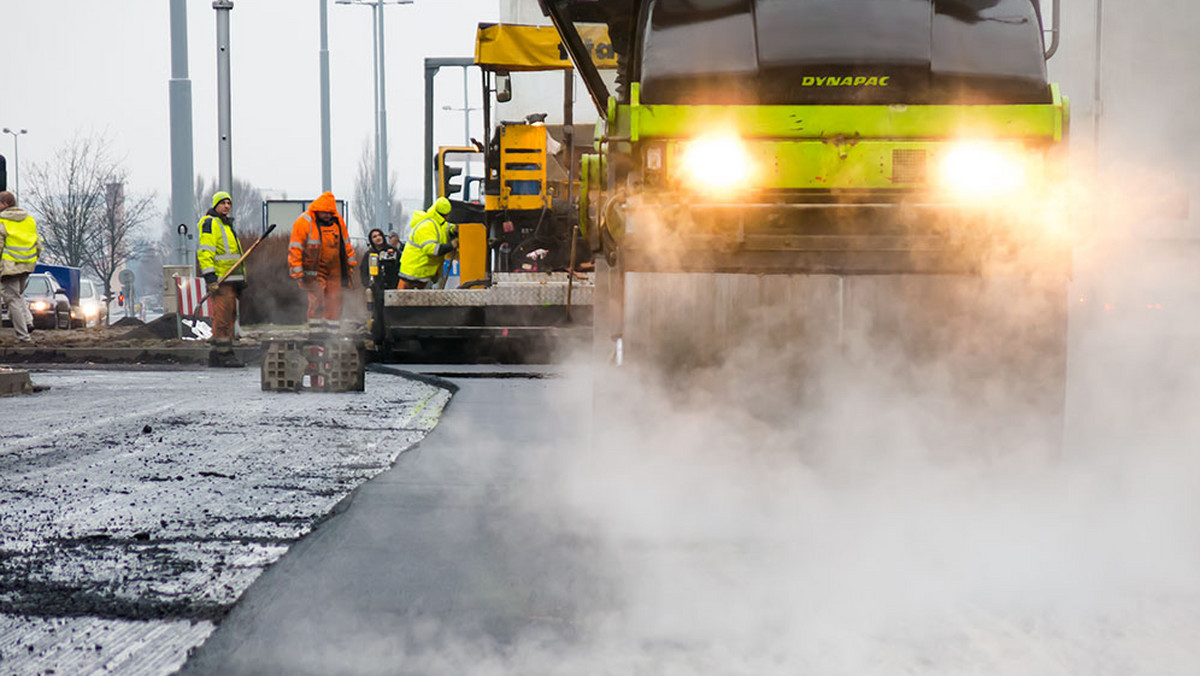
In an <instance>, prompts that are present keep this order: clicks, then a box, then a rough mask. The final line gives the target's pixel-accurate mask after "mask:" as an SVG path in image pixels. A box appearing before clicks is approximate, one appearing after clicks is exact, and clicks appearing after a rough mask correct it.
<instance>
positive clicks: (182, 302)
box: [175, 277, 212, 317]
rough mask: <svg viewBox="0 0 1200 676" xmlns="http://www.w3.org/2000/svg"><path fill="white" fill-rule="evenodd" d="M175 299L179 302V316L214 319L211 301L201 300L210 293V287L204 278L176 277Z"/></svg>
mask: <svg viewBox="0 0 1200 676" xmlns="http://www.w3.org/2000/svg"><path fill="white" fill-rule="evenodd" d="M175 291H176V293H175V298H176V300H177V302H178V307H179V314H180V315H187V316H189V317H212V305H211V301H208V300H206V301H204V304H203V305H201V304H200V299H201V298H204V294H205V293H207V292H208V285H207V284H206V283H205V282H204V278H203V277H176V278H175Z"/></svg>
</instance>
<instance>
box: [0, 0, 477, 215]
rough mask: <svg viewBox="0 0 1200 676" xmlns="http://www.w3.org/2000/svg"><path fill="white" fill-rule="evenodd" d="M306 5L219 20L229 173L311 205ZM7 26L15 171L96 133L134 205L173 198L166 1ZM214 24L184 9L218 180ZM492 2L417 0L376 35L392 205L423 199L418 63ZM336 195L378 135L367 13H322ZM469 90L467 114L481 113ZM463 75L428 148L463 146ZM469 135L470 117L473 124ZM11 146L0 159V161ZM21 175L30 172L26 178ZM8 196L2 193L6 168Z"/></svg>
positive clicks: (20, 11)
mask: <svg viewBox="0 0 1200 676" xmlns="http://www.w3.org/2000/svg"><path fill="white" fill-rule="evenodd" d="M318 6H319V5H318V2H317V0H235V2H234V9H233V12H232V15H231V32H232V35H231V47H230V53H231V58H232V65H233V75H232V107H233V171H234V174H235V175H236V176H237V177H239V178H243V179H246V180H248V181H250V182H251V183H253V184H254V185H256V186H258V187H259V188H261V189H265V190H272V191H279V192H286V194H287V196H288V197H291V198H310V197H313V196H315V195H316V194H317V192H318V191H319V189H320V187H321V185H320V182H321V165H320V111H319V89H318V84H319V82H318V76H319V70H318V49H319V46H320V45H319V33H318V30H319V25H318ZM0 7H2V8H3V9H2V11H0V17H3V18H2V19H0V21H3V24H4V26H5V37H4V46H5V49H4V51H5V55H6V56H5V68H4V71H5V73H4V94H3V96H0V126H4V127H10V128H25V129H28V130H29V133H28V134H27V135H25V136H22V137H21V138H20V163H21V168H22V169H23V168H25V167H28V166H31V164H32V163H38V162H45V161H47V160H49V159H51V158H52V157H53V153H54V152H55V150H56V149H58V148H60V147H61V146H62V145H63V144H64V143H66V142H67V141H68V140H70V139H71V137H72V136H73V135H74V134H75V133H77V132H78V133H81V134H85V135H91V134H100V133H105V134H107V135H108V137H109V139H110V140H111V143H112V150H113V151H114V153H115V154H116V155H117V156H118V157H122V158H124V160H125V164H126V166H127V167H128V168H129V169H130V170H131V177H130V182H131V186H130V187H131V188H132V189H133V190H139V191H148V190H153V191H155V192H157V193H158V195H159V196H160V198H161V199H160V205H161V206H162V207H163V208H165V207H166V204H167V199H168V198H169V196H170V166H171V165H170V160H171V157H170V135H169V132H170V130H169V122H170V114H169V109H168V94H167V88H168V81H169V79H170V77H171V72H170V67H171V64H170V35H169V25H170V21H169V18H170V17H169V3H168V2H166V0H120V1H119V2H118V1H115V0H109V1H103V2H101V1H97V0H36V1H34V0H0ZM215 14H216V12H215V11H214V10H213V9H212V2H211V1H210V0H189V2H188V41H189V42H188V55H189V76H190V78H191V81H192V102H193V122H194V147H195V171H196V173H199V174H203V175H204V176H205V177H206V178H211V177H214V176H215V175H216V174H217V141H216V125H217V107H216V46H215V41H216V16H215ZM498 18H499V3H498V2H497V0H416V3H415V4H413V5H389V6H388V7H387V9H386V20H385V22H384V23H385V31H386V35H385V56H386V58H387V78H388V82H387V109H388V136H389V145H390V148H391V154H390V158H391V159H390V168H391V169H392V170H393V171H394V173H395V174H396V175H397V177H398V188H399V191H400V194H401V196H402V197H405V198H417V197H419V196H420V193H421V189H422V180H423V179H422V174H421V167H420V154H421V152H422V144H423V136H422V130H423V124H424V121H423V118H424V111H423V96H424V84H423V63H424V58H425V57H426V56H450V57H467V56H471V55H472V54H473V45H474V37H475V27H476V24H478V23H479V22H483V21H496V20H497V19H498ZM329 42H330V72H331V83H332V84H331V91H332V100H333V112H332V126H333V190H334V193H335V194H337V195H338V196H339V197H344V198H350V197H352V192H353V188H354V177H355V171H356V167H357V163H358V160H359V157H360V155H361V153H362V149H363V144H364V142H367V143H369V142H370V139H371V138H372V135H373V133H374V118H373V99H372V88H371V78H372V61H371V11H370V9H368V8H365V7H351V6H345V5H336V4H334V2H333V0H330V1H329ZM476 82H477V80H476V81H474V82H472V84H471V88H470V95H471V97H472V101H471V103H472V105H474V106H478V105H479V98H480V93H479V90H478V87H479V85H478V84H476ZM462 97H463V87H462V78H461V70H457V69H456V70H455V71H453V72H451V71H443V74H442V75H441V76H439V79H438V91H437V99H436V109H437V126H436V127H435V129H436V132H437V134H438V136H437V141H438V142H440V143H460V142H461V141H462V137H463V123H462V113H461V112H448V111H442V110H441V107H442V106H443V105H451V106H454V107H457V108H461V107H462ZM474 116H475V120H474V121H473V128H472V134H473V135H476V136H478V135H479V132H480V130H481V124H482V122H481V118H480V116H479V113H478V112H475V113H474ZM12 150H13V145H12V137H10V136H8V135H4V136H3V137H0V153H2V154H4V155H6V156H7V157H9V161H10V165H11V162H12ZM21 173H22V174H23V175H26V174H27V172H25V171H22V172H21ZM9 180H10V183H11V181H12V177H11V169H10V179H9Z"/></svg>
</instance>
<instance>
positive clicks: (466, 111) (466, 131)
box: [442, 105, 479, 148]
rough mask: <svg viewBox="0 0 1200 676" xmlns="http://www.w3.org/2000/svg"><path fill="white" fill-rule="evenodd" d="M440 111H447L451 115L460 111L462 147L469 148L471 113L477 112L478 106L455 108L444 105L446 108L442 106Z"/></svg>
mask: <svg viewBox="0 0 1200 676" xmlns="http://www.w3.org/2000/svg"><path fill="white" fill-rule="evenodd" d="M442 110H447V111H450V112H452V113H457V112H459V111H462V114H463V147H466V148H470V147H471V111H472V110H479V106H463V107H462V108H459V107H457V106H449V105H446V106H442Z"/></svg>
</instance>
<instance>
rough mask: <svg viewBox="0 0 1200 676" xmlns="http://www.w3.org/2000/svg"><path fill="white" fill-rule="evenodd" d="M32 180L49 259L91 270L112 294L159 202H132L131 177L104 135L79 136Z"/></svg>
mask: <svg viewBox="0 0 1200 676" xmlns="http://www.w3.org/2000/svg"><path fill="white" fill-rule="evenodd" d="M30 174H31V176H32V180H31V181H30V185H31V187H30V188H29V189H28V196H29V197H28V206H29V209H30V211H32V212H33V213H34V216H35V217H36V218H37V219H38V234H39V235H40V236H41V238H42V242H43V246H44V247H45V251H46V254H47V255H46V259H47V260H48V261H52V262H55V263H60V264H62V265H70V266H74V267H82V268H87V269H89V270H90V271H92V272H93V273H95V275H96V276H97V277H99V278H100V280H101V281H102V282H103V283H104V289H105V293H106V294H109V293H110V292H111V290H112V278H113V276H114V274H115V273H116V271H117V270H120V269H121V268H122V267H123V266H124V265H125V262H126V260H128V258H129V256H130V241H131V239H132V237H133V236H134V235H135V234H136V233H137V232H138V230H139V229H140V228H141V226H142V224H143V223H145V222H146V220H147V219H148V218H150V216H151V214H152V213H153V211H154V209H153V202H154V196H153V195H144V196H135V197H132V198H130V197H128V196H126V194H125V182H126V180H127V179H128V176H129V172H128V170H127V169H125V168H124V167H123V166H122V165H121V163H120V162H119V161H117V160H116V159H114V158H113V156H112V152H111V143H110V142H109V140H108V138H107V137H105V136H103V135H99V136H91V137H85V136H83V135H81V134H78V133H77V134H75V136H74V137H72V138H71V140H69V141H67V142H66V143H65V144H64V145H63V146H62V147H61V148H59V150H58V151H57V152H55V154H54V158H53V159H52V160H50V161H49V162H45V163H41V164H35V165H34V166H33V167H32V168H31V169H30Z"/></svg>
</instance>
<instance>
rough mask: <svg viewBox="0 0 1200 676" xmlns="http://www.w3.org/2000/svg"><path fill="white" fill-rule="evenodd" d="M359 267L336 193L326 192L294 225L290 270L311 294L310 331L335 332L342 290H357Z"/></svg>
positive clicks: (340, 306)
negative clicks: (355, 286) (356, 273)
mask: <svg viewBox="0 0 1200 676" xmlns="http://www.w3.org/2000/svg"><path fill="white" fill-rule="evenodd" d="M357 265H358V261H357V260H355V257H354V245H352V244H351V243H350V232H349V230H347V228H346V221H345V220H344V219H343V218H342V215H341V214H340V213H338V208H337V200H336V199H334V197H333V193H331V192H325V193H322V194H321V196H320V197H318V198H317V199H315V200H313V201H312V203H311V204H309V205H308V210H307V211H305V212H304V213H302V214H300V216H299V218H297V219H296V222H295V223H293V224H292V238H291V242H290V243H289V244H288V270H289V272H290V273H291V276H292V279H295V280H296V281H297V282H298V283H299V284H300V288H301V289H304V290H305V291H306V292H307V293H308V327H309V328H310V329H313V330H317V331H321V330H326V331H336V330H337V329H338V323H339V322H340V321H341V318H342V289H343V288H347V289H352V288H354V275H353V274H352V273H353V269H354V267H355V266H357Z"/></svg>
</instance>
